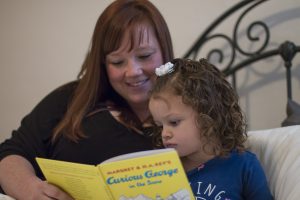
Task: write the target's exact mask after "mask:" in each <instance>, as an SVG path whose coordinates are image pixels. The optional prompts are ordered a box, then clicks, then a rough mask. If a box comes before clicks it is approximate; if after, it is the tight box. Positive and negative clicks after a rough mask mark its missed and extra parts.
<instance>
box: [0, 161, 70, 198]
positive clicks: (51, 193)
mask: <svg viewBox="0 0 300 200" xmlns="http://www.w3.org/2000/svg"><path fill="white" fill-rule="evenodd" d="M0 184H1V187H2V189H3V190H4V192H5V193H6V194H8V195H10V196H12V197H14V198H16V199H20V200H21V199H28V200H44V199H45V200H46V199H60V200H71V199H72V198H71V197H70V196H69V195H68V194H67V193H65V192H63V191H62V190H60V189H59V188H57V187H55V186H54V185H51V184H49V183H47V182H46V181H42V180H41V179H39V178H38V177H37V176H36V175H35V172H34V169H33V167H32V165H31V164H30V163H29V162H28V161H27V160H26V159H25V158H23V157H22V156H18V155H10V156H7V157H5V158H3V159H2V160H1V161H0Z"/></svg>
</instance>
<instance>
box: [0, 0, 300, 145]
mask: <svg viewBox="0 0 300 200" xmlns="http://www.w3.org/2000/svg"><path fill="white" fill-rule="evenodd" d="M110 2H111V1H109V0H88V1H82V0H26V1H20V0H0V93H1V97H0V141H2V140H3V139H4V138H7V137H9V136H10V134H11V130H12V129H15V128H17V127H18V126H19V123H20V120H21V119H22V117H23V116H24V115H26V114H27V113H29V112H30V111H31V109H32V108H33V107H34V106H35V105H36V104H37V103H38V102H39V101H40V100H41V98H43V97H44V96H45V95H46V94H47V93H49V92H50V91H51V90H53V89H54V88H56V87H58V86H59V85H61V84H63V83H65V82H67V81H70V80H73V79H75V77H76V75H77V73H78V72H79V69H80V65H81V63H82V61H83V58H84V56H85V54H86V52H87V49H88V46H89V42H90V38H91V34H92V31H93V28H94V25H95V22H96V20H97V18H98V16H99V14H100V13H101V12H102V10H103V9H104V8H105V7H106V6H107V5H108V4H109V3H110ZM152 2H153V3H154V4H155V5H156V6H157V7H158V8H159V9H160V10H161V12H162V13H163V15H164V16H165V18H166V21H167V23H168V24H169V28H170V30H171V34H172V36H173V41H174V47H175V55H176V57H180V56H182V55H183V54H184V53H185V52H186V51H187V49H188V48H189V47H190V46H191V45H192V44H193V42H194V41H195V40H196V39H197V37H198V36H199V35H200V33H201V32H202V31H203V30H204V28H206V27H207V26H208V25H209V24H210V23H211V22H212V21H213V20H214V19H215V18H216V17H217V16H218V14H219V13H221V12H222V11H223V10H225V9H226V8H229V7H230V6H232V5H233V4H234V3H236V2H238V0H226V1H225V0H214V1H208V0H186V1H182V0H153V1H152ZM297 13H300V1H299V0H286V1H281V0H272V1H269V2H267V3H265V5H264V6H261V8H259V9H257V11H256V12H255V14H254V15H250V16H249V18H247V20H253V19H256V17H260V16H261V17H260V18H259V19H265V20H266V21H267V22H268V23H269V24H270V25H271V32H272V33H273V32H274V34H273V35H275V36H274V40H275V42H273V43H272V45H273V46H274V47H275V46H276V44H278V43H280V42H282V41H285V40H286V39H289V40H292V41H295V42H296V43H297V44H299V45H300V38H299V31H300V30H299V29H300V28H299V21H300V14H297ZM230 20H231V21H233V20H234V19H232V18H230ZM220 30H221V31H225V32H226V31H227V32H228V31H229V30H232V25H229V24H228V25H227V24H226V25H224V26H222V27H221V28H220ZM247 48H249V45H248V46H247ZM201 56H202V55H201ZM203 56H205V54H203ZM298 57H300V56H297V57H296V59H295V66H294V67H293V71H294V73H295V74H296V75H295V76H294V78H293V96H294V99H295V100H296V101H298V102H300V80H299V77H300V73H299V71H300V67H299V65H300V61H299V58H298ZM266 65H274V66H275V68H265V66H266ZM281 65H282V62H281V61H280V60H278V59H276V58H274V59H269V60H268V61H267V62H264V63H262V64H260V65H259V66H258V68H255V67H253V69H252V70H247V72H246V73H244V74H242V78H241V80H240V81H239V88H240V89H241V90H240V94H241V104H242V106H243V109H244V110H245V112H247V114H248V117H249V124H250V129H252V130H254V129H264V128H272V127H278V126H280V123H281V121H282V120H283V119H284V118H285V101H286V89H285V83H284V80H283V78H284V74H283V70H281V69H279V68H280V67H279V66H281ZM261 66H263V67H261ZM269 72H272V73H273V76H271V80H268V81H262V77H265V76H267V73H269ZM253 80H258V81H257V82H256V83H254V82H253ZM263 80H265V79H263ZM257 83H258V84H257ZM266 93H269V94H267V95H266Z"/></svg>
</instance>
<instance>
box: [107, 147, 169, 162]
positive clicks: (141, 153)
mask: <svg viewBox="0 0 300 200" xmlns="http://www.w3.org/2000/svg"><path fill="white" fill-rule="evenodd" d="M169 151H174V149H173V148H166V149H154V150H147V151H139V152H134V153H128V154H123V155H120V156H116V157H113V158H110V159H107V160H105V161H103V162H102V163H108V162H114V161H119V160H126V159H130V158H138V157H145V156H148V155H154V154H160V153H163V152H169Z"/></svg>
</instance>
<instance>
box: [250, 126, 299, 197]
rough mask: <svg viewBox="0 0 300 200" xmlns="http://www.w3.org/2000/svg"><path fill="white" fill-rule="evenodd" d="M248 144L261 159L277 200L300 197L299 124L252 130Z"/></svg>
mask: <svg viewBox="0 0 300 200" xmlns="http://www.w3.org/2000/svg"><path fill="white" fill-rule="evenodd" d="M248 135H249V138H248V141H247V145H248V147H249V148H250V150H251V151H252V152H253V153H255V154H256V155H257V157H258V159H259V160H260V162H261V164H262V167H263V168H264V171H265V173H266V176H267V179H268V181H269V186H270V190H271V192H272V194H273V196H274V198H275V199H276V200H299V199H300V125H295V126H287V127H282V128H275V129H268V130H258V131H249V133H248Z"/></svg>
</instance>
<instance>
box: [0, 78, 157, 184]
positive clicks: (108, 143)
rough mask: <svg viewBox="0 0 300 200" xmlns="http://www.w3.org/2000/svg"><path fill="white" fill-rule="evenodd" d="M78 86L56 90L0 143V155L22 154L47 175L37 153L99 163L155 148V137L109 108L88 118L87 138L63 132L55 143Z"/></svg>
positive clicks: (37, 170)
mask: <svg viewBox="0 0 300 200" xmlns="http://www.w3.org/2000/svg"><path fill="white" fill-rule="evenodd" d="M75 86H76V82H73V83H70V84H68V85H67V86H65V87H62V88H59V89H56V90H54V91H53V92H51V93H50V94H49V95H47V96H46V97H45V98H44V99H43V100H42V101H41V102H40V103H39V104H38V105H37V106H36V107H35V108H34V109H33V110H32V112H31V113H30V114H28V115H27V116H25V117H24V118H23V120H22V122H21V126H20V127H19V128H18V129H17V130H15V131H13V133H12V137H11V138H10V139H7V140H5V141H4V142H3V143H2V144H1V145H0V159H2V158H4V157H6V156H8V155H21V156H23V157H25V158H26V159H27V160H29V162H31V164H32V165H33V167H34V169H35V171H36V173H37V176H38V177H40V178H42V179H43V175H42V173H41V171H40V169H39V167H38V166H37V163H36V161H35V157H37V156H38V157H45V158H51V159H57V160H64V161H71V162H78V163H84V164H93V165H96V164H99V163H100V162H102V161H104V160H106V159H108V158H111V157H113V156H117V155H120V154H125V153H130V152H135V151H142V150H147V149H152V143H151V142H152V140H151V138H149V137H146V136H143V135H141V134H138V133H136V132H134V131H133V130H129V129H128V128H126V127H125V126H124V125H122V124H120V123H119V122H118V121H117V120H116V119H115V118H114V117H113V116H112V115H111V114H110V112H109V111H107V110H104V111H101V112H98V113H96V114H93V115H91V116H89V117H86V118H84V120H83V130H84V133H85V135H86V136H87V137H86V138H83V139H80V140H79V141H78V142H77V143H76V142H72V141H70V140H69V139H67V138H65V137H63V136H62V137H60V138H58V140H57V141H56V142H55V143H52V142H51V137H52V133H53V129H54V127H55V126H56V125H57V124H58V122H59V121H60V120H61V119H62V117H63V116H64V113H65V112H66V109H67V105H68V102H69V100H70V99H71V97H72V94H73V91H74V89H75Z"/></svg>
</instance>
